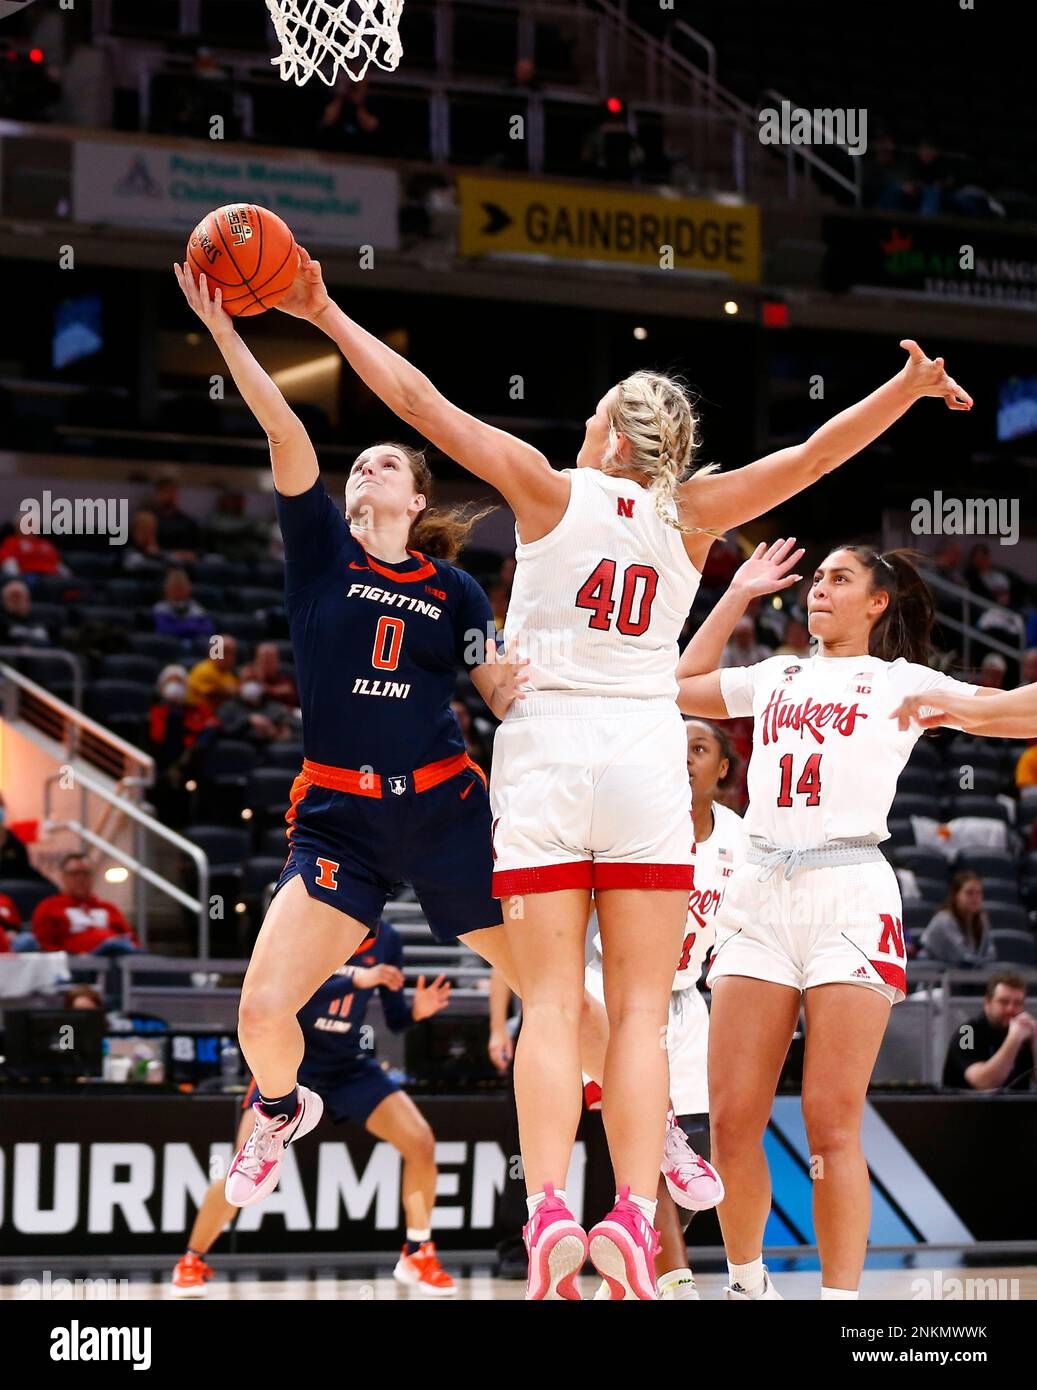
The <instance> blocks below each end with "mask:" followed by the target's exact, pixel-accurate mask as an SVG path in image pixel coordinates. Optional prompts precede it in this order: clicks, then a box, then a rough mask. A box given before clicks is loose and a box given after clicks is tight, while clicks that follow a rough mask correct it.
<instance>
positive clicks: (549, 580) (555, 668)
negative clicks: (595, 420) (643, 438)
mask: <svg viewBox="0 0 1037 1390" xmlns="http://www.w3.org/2000/svg"><path fill="white" fill-rule="evenodd" d="M566 471H567V473H568V476H569V480H570V485H571V492H570V496H569V504H568V506H567V507H566V509H565V514H564V516H563V517H562V519H561V521H560V522H559V523H558V525H557V526H556V527H555V528H554V530H553V531H551V532H549V533H548V535H546V536H543V537H542V538H541V539H540V540H537V541H530V542H529V543H528V544H525V545H524V544H522V542H521V541H519V540H518V537H517V535H516V547H515V558H516V560H517V565H516V570H515V584H514V588H513V590H512V595H511V602H510V604H509V606H508V618H507V623H506V625H505V628H504V635H505V638H506V640H507V642H508V646H509V648H515V647H517V648H518V649H519V651H520V652H521V654H522V655H523V656H526V657H528V658H529V661H530V667H529V675H530V681H529V685H530V690H531V691H562V692H568V693H572V694H585V695H616V696H622V697H625V698H627V699H656V698H658V699H670V700H675V699H676V698H677V676H676V669H677V639H678V637H679V636H680V632H681V628H682V627H683V626H684V623H685V621H686V619H687V616H688V611H689V609H690V608H691V605H692V602H693V600H694V598H695V594H696V592H697V591H698V587H699V580H700V579H701V576H700V574H699V572H698V570H696V568H695V566H694V565H693V564H692V563H691V560H690V559H689V558H688V553H687V551H686V550H685V548H684V542H683V541H682V539H681V532H680V531H678V530H677V529H676V528H675V527H673V526H668V525H667V524H666V522H664V521H663V519H662V517H660V516H659V514H658V512H657V511H656V509H655V499H654V498H653V497H652V495H651V493H650V492H649V491H648V490H647V489H646V488H643V487H639V486H638V484H637V483H632V482H630V481H629V480H628V479H626V478H613V477H610V476H609V475H608V474H605V473H602V472H601V471H600V470H599V469H596V468H570V469H567V470H566Z"/></svg>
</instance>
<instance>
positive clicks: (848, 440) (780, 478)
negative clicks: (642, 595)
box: [678, 338, 972, 531]
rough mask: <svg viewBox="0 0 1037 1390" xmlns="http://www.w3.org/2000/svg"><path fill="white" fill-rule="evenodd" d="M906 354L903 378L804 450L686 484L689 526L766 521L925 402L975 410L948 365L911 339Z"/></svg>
mask: <svg viewBox="0 0 1037 1390" xmlns="http://www.w3.org/2000/svg"><path fill="white" fill-rule="evenodd" d="M900 346H901V347H902V348H904V349H905V350H906V351H907V354H908V358H907V361H906V363H905V364H904V366H903V368H902V369H901V370H900V371H899V372H898V373H897V374H896V376H895V377H893V378H891V380H889V381H887V382H886V383H885V385H883V386H880V387H879V388H878V390H877V391H873V392H872V393H871V395H870V396H865V398H864V400H862V401H858V402H857V404H856V405H852V406H850V407H849V409H847V410H843V411H840V413H839V414H838V415H834V416H833V417H832V418H831V420H828V421H827V422H826V423H825V424H823V425H822V426H821V428H820V429H818V430H816V431H815V432H814V433H813V434H812V435H811V436H810V438H809V439H808V440H807V441H806V442H805V443H804V444H798V445H796V446H795V447H793V448H789V449H779V450H778V451H777V452H776V453H773V454H768V455H767V457H766V458H762V459H758V460H757V461H756V462H755V463H750V464H747V465H746V466H745V467H744V468H737V469H735V470H734V471H733V472H731V473H712V474H706V475H702V474H700V475H698V476H697V477H694V478H690V479H689V480H688V481H687V482H686V483H684V484H682V485H681V487H680V488H679V489H678V496H679V502H680V518H681V521H683V522H684V523H685V524H688V525H692V526H696V527H700V528H708V529H710V530H715V531H726V530H728V529H730V528H731V527H733V526H741V525H742V524H743V523H745V522H746V521H751V520H752V519H753V518H754V517H758V516H763V515H764V514H765V513H766V512H769V511H770V510H771V508H772V507H776V506H778V505H779V503H781V502H785V501H787V500H788V498H790V497H794V496H795V495H796V493H798V492H802V491H803V489H804V488H807V487H809V486H810V484H811V483H815V482H817V480H818V479H819V478H822V477H824V475H825V474H826V473H831V472H832V471H833V470H834V469H836V468H838V467H839V465H840V464H843V463H845V462H846V460H847V459H851V458H853V456H854V454H857V453H860V451H861V450H862V449H864V448H867V446H868V445H869V444H871V443H873V442H874V441H875V440H876V439H878V437H879V436H880V435H881V434H884V433H885V431H886V430H888V429H889V427H890V425H892V424H894V423H895V421H897V420H899V419H900V417H901V415H903V414H905V413H906V412H907V411H908V410H909V409H910V408H911V406H913V405H914V403H915V402H916V401H919V400H921V399H922V397H923V396H938V397H940V398H942V399H943V400H944V401H945V402H946V404H947V408H948V409H949V410H971V409H972V397H971V396H970V395H969V394H968V392H966V391H963V390H962V388H961V387H960V386H959V385H958V383H957V382H956V381H955V380H954V379H953V378H952V377H950V376H948V374H947V372H946V370H945V369H944V364H943V358H942V357H937V358H936V359H935V360H930V359H929V358H928V357H926V355H925V353H924V352H923V351H922V349H921V348H920V347H919V346H918V344H917V343H916V342H915V341H914V340H913V339H911V338H905V339H904V340H903V341H902V342H901V344H900Z"/></svg>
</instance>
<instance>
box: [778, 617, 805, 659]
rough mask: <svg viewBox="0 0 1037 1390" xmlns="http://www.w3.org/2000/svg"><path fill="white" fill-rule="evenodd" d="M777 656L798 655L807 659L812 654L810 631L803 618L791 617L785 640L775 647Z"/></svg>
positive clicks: (786, 628)
mask: <svg viewBox="0 0 1037 1390" xmlns="http://www.w3.org/2000/svg"><path fill="white" fill-rule="evenodd" d="M774 655H775V656H798V657H801V658H803V659H806V657H808V656H809V655H810V632H809V631H808V629H807V625H806V623H805V622H804V621H803V619H802V618H793V617H790V618H789V620H788V623H787V625H786V627H785V640H784V641H783V642H782V644H781V646H780V647H775V648H774Z"/></svg>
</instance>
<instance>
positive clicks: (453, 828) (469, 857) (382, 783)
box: [277, 753, 503, 942]
mask: <svg viewBox="0 0 1037 1390" xmlns="http://www.w3.org/2000/svg"><path fill="white" fill-rule="evenodd" d="M331 783H334V784H335V785H329V784H331ZM286 819H287V821H288V840H289V846H290V849H289V854H288V859H287V861H286V863H285V866H284V868H283V869H282V871H281V877H280V879H279V881H278V884H277V888H278V889H280V888H281V887H282V886H283V885H284V884H285V883H287V882H288V880H289V879H291V878H294V877H295V875H296V874H298V875H299V876H300V877H301V878H302V880H303V883H304V884H305V886H306V892H307V893H308V894H309V896H310V897H311V898H315V899H317V900H318V901H320V902H326V903H329V904H330V905H331V906H332V907H336V908H338V910H339V911H340V912H345V913H347V914H348V915H349V916H350V917H355V918H356V919H357V921H359V922H361V923H363V925H364V926H365V927H367V928H369V929H370V930H371V931H374V930H375V928H376V927H377V925H378V921H379V918H380V917H381V915H382V909H383V908H384V906H385V902H386V899H387V898H389V897H391V896H392V895H393V894H394V893H395V892H396V891H397V890H398V889H399V887H400V885H401V884H403V883H409V884H410V885H411V887H412V888H413V889H414V892H415V894H416V896H417V899H418V901H419V903H420V904H421V907H422V910H423V911H424V913H425V917H426V919H427V921H428V924H429V927H430V928H431V931H432V935H433V936H434V937H435V939H436V940H437V941H440V942H450V941H455V940H456V939H457V937H459V936H463V935H464V934H465V933H466V932H473V931H480V930H482V929H483V928H484V927H497V926H500V924H501V922H502V920H503V919H502V916H501V908H500V903H499V902H498V901H497V900H496V899H495V898H494V896H493V893H492V891H491V889H492V876H493V857H492V851H491V848H490V803H489V797H488V795H487V791H486V779H485V778H484V776H483V774H482V772H481V771H480V770H479V769H478V768H477V767H476V766H475V764H474V763H472V762H471V761H470V760H469V759H468V758H467V757H466V756H465V755H464V754H463V753H462V754H460V755H458V756H457V757H453V758H446V759H444V760H443V761H442V763H434V764H431V765H430V766H429V767H425V768H418V769H417V770H416V771H415V772H412V773H407V774H401V775H399V776H391V777H379V776H378V775H377V774H373V773H371V774H361V773H354V772H350V771H348V770H347V769H341V768H329V767H325V766H323V765H322V764H320V763H311V762H309V761H306V762H304V764H303V770H302V772H301V773H300V774H299V776H298V777H297V778H296V779H295V783H294V785H293V787H292V796H291V806H290V807H289V810H288V814H287V816H286Z"/></svg>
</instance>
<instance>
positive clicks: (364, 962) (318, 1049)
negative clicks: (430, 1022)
mask: <svg viewBox="0 0 1037 1390" xmlns="http://www.w3.org/2000/svg"><path fill="white" fill-rule="evenodd" d="M371 965H395V966H398V967H399V968H400V969H401V970H402V969H403V943H402V941H401V940H400V938H399V936H398V934H397V932H396V931H395V929H394V928H393V927H391V926H390V925H389V923H388V922H380V923H379V925H378V934H377V936H376V937H374V938H373V939H372V938H371V937H368V938H367V940H366V941H363V942H362V943H361V945H360V948H359V950H358V951H357V952H356V954H355V955H354V956H352V957H351V959H350V962H349V967H348V968H349V969H350V970H352V969H354V968H356V969H361V968H366V967H367V966H371ZM376 989H377V991H378V993H379V995H380V996H381V1001H382V1013H383V1015H384V1016H385V1022H386V1024H387V1025H388V1026H389V1028H391V1029H392V1031H393V1032H394V1033H401V1032H403V1030H404V1029H406V1028H409V1027H411V1025H412V1024H413V1022H414V1016H413V1015H412V1013H411V1006H410V1004H409V1003H408V1001H407V999H406V996H405V993H404V991H403V990H402V989H400V990H391V989H386V987H385V986H384V985H377V986H376ZM374 992H375V990H373V989H357V988H356V986H355V985H354V983H353V977H352V975H350V974H344V975H332V977H331V979H330V980H325V982H324V984H322V985H321V987H320V989H318V990H317V992H316V994H315V995H314V996H313V998H312V999H310V1000H309V1002H308V1003H307V1004H306V1005H305V1006H304V1007H303V1008H302V1009H300V1010H299V1013H298V1014H297V1015H296V1017H297V1018H298V1020H299V1025H300V1027H301V1028H302V1031H303V1037H304V1039H305V1052H304V1056H303V1064H302V1068H301V1072H300V1075H302V1073H306V1075H309V1076H311V1077H315V1076H321V1077H327V1078H329V1079H331V1080H334V1079H335V1077H336V1076H340V1075H341V1073H342V1070H343V1068H348V1067H349V1066H350V1064H351V1063H353V1062H354V1061H356V1060H357V1059H358V1058H363V1057H373V1056H374V1048H373V1047H372V1046H370V1045H369V1046H367V1047H364V1046H363V1045H362V1044H363V1041H364V1037H365V1035H364V1033H363V1031H362V1030H363V1024H364V1020H365V1019H366V1017H367V1006H368V1004H369V1003H370V1002H371V996H372V994H374ZM368 1042H370V1039H369V1037H368ZM303 1080H305V1076H304V1077H303Z"/></svg>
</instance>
